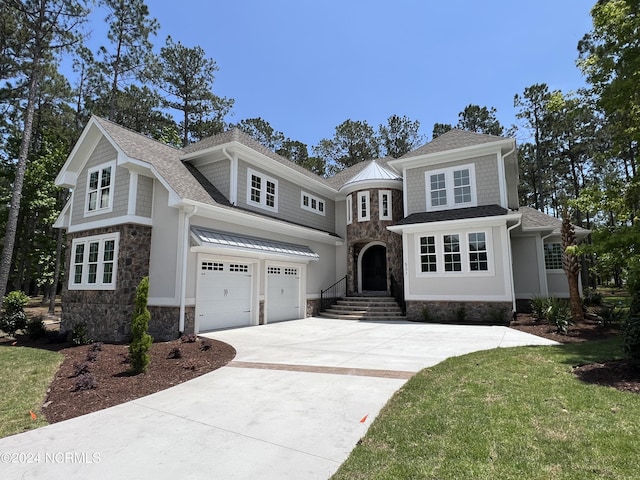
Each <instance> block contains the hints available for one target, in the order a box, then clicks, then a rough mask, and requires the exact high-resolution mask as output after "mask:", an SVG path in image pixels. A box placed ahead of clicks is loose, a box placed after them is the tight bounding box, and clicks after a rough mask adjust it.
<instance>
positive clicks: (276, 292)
mask: <svg viewBox="0 0 640 480" xmlns="http://www.w3.org/2000/svg"><path fill="white" fill-rule="evenodd" d="M296 318H300V268H298V267H285V266H272V267H267V322H268V323H272V322H280V321H282V320H294V319H296Z"/></svg>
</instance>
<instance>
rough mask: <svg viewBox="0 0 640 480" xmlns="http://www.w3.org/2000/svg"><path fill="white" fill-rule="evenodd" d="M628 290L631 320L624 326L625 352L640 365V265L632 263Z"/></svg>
mask: <svg viewBox="0 0 640 480" xmlns="http://www.w3.org/2000/svg"><path fill="white" fill-rule="evenodd" d="M627 290H628V291H629V295H631V303H630V305H629V318H628V319H627V321H626V322H625V324H624V329H623V336H624V351H625V353H626V355H627V358H629V359H630V360H631V361H633V362H634V363H640V264H639V263H638V262H633V263H630V265H629V270H628V277H627Z"/></svg>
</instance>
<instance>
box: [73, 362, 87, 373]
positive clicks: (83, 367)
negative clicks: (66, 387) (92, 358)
mask: <svg viewBox="0 0 640 480" xmlns="http://www.w3.org/2000/svg"><path fill="white" fill-rule="evenodd" d="M90 367H91V364H90V363H89V362H81V363H78V362H73V373H72V374H71V376H72V377H79V376H80V375H84V374H85V373H89V369H90Z"/></svg>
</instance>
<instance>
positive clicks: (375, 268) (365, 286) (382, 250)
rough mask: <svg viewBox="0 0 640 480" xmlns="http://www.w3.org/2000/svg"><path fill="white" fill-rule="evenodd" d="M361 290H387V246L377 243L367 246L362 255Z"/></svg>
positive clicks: (360, 269)
mask: <svg viewBox="0 0 640 480" xmlns="http://www.w3.org/2000/svg"><path fill="white" fill-rule="evenodd" d="M359 271H360V272H361V277H360V291H361V292H365V291H374V292H386V291H387V247H385V246H384V245H383V244H380V243H377V244H372V245H370V246H368V247H365V248H364V249H363V251H362V253H361V255H360V268H359Z"/></svg>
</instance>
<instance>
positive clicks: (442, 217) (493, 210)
mask: <svg viewBox="0 0 640 480" xmlns="http://www.w3.org/2000/svg"><path fill="white" fill-rule="evenodd" d="M507 213H509V210H507V209H506V208H502V207H501V206H500V205H481V206H478V207H466V208H453V209H450V210H439V211H436V212H420V213H412V214H411V215H409V216H408V217H405V218H403V219H402V220H400V221H399V222H398V223H397V225H411V224H414V223H432V222H446V221H449V220H465V219H470V218H481V217H493V216H497V215H506V214H507Z"/></svg>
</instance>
